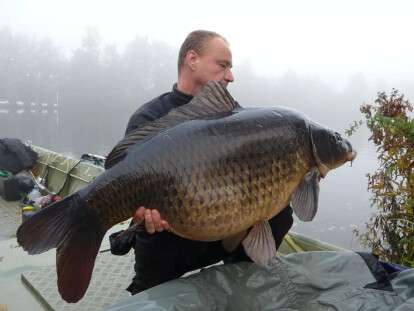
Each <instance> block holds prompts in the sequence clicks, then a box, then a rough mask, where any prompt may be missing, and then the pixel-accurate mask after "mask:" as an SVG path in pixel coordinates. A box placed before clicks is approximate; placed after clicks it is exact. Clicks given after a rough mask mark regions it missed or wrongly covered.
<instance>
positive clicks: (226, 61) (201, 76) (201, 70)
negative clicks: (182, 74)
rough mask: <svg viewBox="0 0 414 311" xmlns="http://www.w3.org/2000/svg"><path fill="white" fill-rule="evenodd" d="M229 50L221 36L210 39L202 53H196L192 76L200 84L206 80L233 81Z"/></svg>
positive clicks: (226, 82)
mask: <svg viewBox="0 0 414 311" xmlns="http://www.w3.org/2000/svg"><path fill="white" fill-rule="evenodd" d="M232 66H233V65H232V57H231V51H230V48H229V46H228V44H227V43H226V41H224V40H223V39H222V38H220V37H216V38H213V39H211V40H210V41H209V42H208V43H207V45H206V47H205V49H204V51H203V53H202V54H197V61H196V62H195V66H194V72H193V73H194V78H195V79H196V81H197V83H199V84H200V85H205V84H206V83H207V82H208V81H222V82H224V83H225V84H226V86H227V84H228V83H229V82H233V80H234V77H233V73H232V72H231V68H232Z"/></svg>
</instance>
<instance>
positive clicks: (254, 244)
mask: <svg viewBox="0 0 414 311" xmlns="http://www.w3.org/2000/svg"><path fill="white" fill-rule="evenodd" d="M242 244H243V247H244V250H245V252H246V254H247V255H248V256H249V257H250V259H251V260H253V261H254V262H255V263H257V264H260V265H266V264H267V263H268V262H269V260H270V259H271V258H273V257H275V256H276V242H275V239H274V237H273V233H272V228H271V227H270V225H269V222H268V221H261V222H259V223H257V224H256V225H254V226H253V228H252V229H251V230H250V232H249V234H248V235H247V236H246V238H245V239H244V240H243V242H242Z"/></svg>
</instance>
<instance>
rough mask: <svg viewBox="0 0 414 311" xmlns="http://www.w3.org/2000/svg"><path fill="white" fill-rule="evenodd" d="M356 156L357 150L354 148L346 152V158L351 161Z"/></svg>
mask: <svg viewBox="0 0 414 311" xmlns="http://www.w3.org/2000/svg"><path fill="white" fill-rule="evenodd" d="M356 156H357V152H356V151H355V150H352V151H351V152H348V154H347V155H346V159H347V160H348V161H353V160H354V159H355V158H356Z"/></svg>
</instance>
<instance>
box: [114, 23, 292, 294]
mask: <svg viewBox="0 0 414 311" xmlns="http://www.w3.org/2000/svg"><path fill="white" fill-rule="evenodd" d="M231 68H232V54H231V51H230V48H229V44H228V42H227V40H226V39H225V38H224V37H222V36H221V35H219V34H217V33H215V32H211V31H204V30H199V31H194V32H192V33H190V34H189V35H188V36H187V38H186V39H185V41H184V43H183V44H182V46H181V48H180V52H179V57H178V81H177V83H176V84H175V85H174V86H173V90H172V91H171V92H169V93H165V94H162V95H161V96H159V97H156V98H155V99H153V100H151V101H150V102H148V103H146V104H144V105H143V106H141V107H140V108H139V109H138V110H137V111H136V112H135V113H134V114H133V115H132V116H131V118H130V120H129V123H128V126H127V130H126V134H129V133H130V132H131V131H134V130H135V129H136V128H138V127H140V126H141V125H142V124H143V123H145V122H151V121H154V120H156V119H158V118H160V117H162V116H164V115H166V114H167V113H168V112H169V111H170V110H171V109H174V108H176V107H178V106H181V105H185V104H187V103H188V102H189V101H190V100H191V99H192V98H193V96H194V95H195V94H197V93H198V92H199V91H200V89H201V88H202V87H203V86H204V85H205V84H206V83H207V82H208V81H211V80H214V81H221V82H224V83H225V84H226V85H227V84H228V83H230V82H233V81H234V77H233V73H232V71H231ZM133 221H134V222H140V221H145V227H146V231H147V232H135V233H133V234H132V235H125V234H122V235H121V234H120V232H117V233H114V234H112V235H111V237H110V241H111V252H112V253H113V254H118V255H122V254H126V253H127V252H128V251H129V249H130V248H131V247H134V249H135V260H136V262H135V272H136V276H135V277H134V279H133V281H132V283H131V285H130V286H129V287H128V288H127V290H128V291H129V292H131V294H136V293H139V292H141V291H143V290H145V289H147V288H150V287H153V286H155V285H158V284H160V283H163V282H166V281H169V280H172V279H174V278H178V277H180V276H181V275H183V274H184V273H186V272H189V271H192V270H195V269H199V268H202V267H205V266H208V265H211V264H214V263H217V262H219V261H221V260H223V261H224V262H237V261H242V260H250V259H249V258H248V257H247V255H246V254H245V252H244V250H243V247H242V245H240V246H239V247H238V248H237V249H236V250H234V251H232V252H231V253H229V252H227V251H226V250H225V249H224V247H223V245H222V242H221V241H215V242H200V241H192V240H187V239H184V238H181V237H179V236H177V235H174V234H172V233H170V232H168V229H169V224H168V223H167V222H166V221H164V220H162V219H161V217H160V214H159V212H158V211H157V210H154V209H150V207H139V208H138V209H137V211H136V213H135V216H134V220H133ZM269 223H270V226H271V228H272V232H273V235H274V237H275V241H276V248H278V247H279V245H280V243H281V242H282V240H283V237H284V236H285V235H286V233H287V232H288V231H289V229H290V227H291V226H292V223H293V219H292V209H291V208H290V207H287V208H285V209H284V210H283V211H282V212H281V213H279V214H278V215H276V216H275V217H274V218H272V219H270V220H269Z"/></svg>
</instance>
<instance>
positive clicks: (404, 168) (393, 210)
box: [348, 90, 414, 267]
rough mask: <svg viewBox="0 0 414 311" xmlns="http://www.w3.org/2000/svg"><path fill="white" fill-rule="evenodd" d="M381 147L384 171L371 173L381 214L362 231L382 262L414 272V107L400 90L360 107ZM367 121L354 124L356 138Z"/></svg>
mask: <svg viewBox="0 0 414 311" xmlns="http://www.w3.org/2000/svg"><path fill="white" fill-rule="evenodd" d="M360 110H361V112H362V114H363V115H364V117H365V121H366V125H367V127H368V128H369V130H370V131H371V136H370V138H369V139H370V140H371V141H372V142H373V143H374V144H375V145H376V146H377V158H378V160H379V167H378V168H377V170H376V171H375V172H374V173H372V174H367V177H368V190H369V191H370V192H371V193H372V196H371V203H372V205H373V206H375V207H376V208H377V210H378V212H377V213H376V214H375V215H374V216H372V217H371V218H370V220H369V222H368V223H367V230H366V231H365V232H360V231H356V234H357V236H359V237H360V240H361V243H362V245H364V246H365V247H369V248H371V249H372V251H373V252H374V253H376V254H378V255H379V256H380V257H381V258H382V259H384V260H387V261H391V262H394V263H399V264H403V265H406V266H410V267H414V119H413V115H412V111H413V107H412V105H411V104H410V103H409V102H408V101H407V100H405V99H404V95H401V94H400V93H399V92H398V91H397V90H393V91H392V92H391V94H390V95H387V94H386V93H385V92H381V93H378V98H377V99H376V100H375V103H374V104H373V105H369V104H367V105H362V106H361V108H360ZM362 123H363V122H362V121H360V122H356V121H355V122H354V123H353V124H352V125H351V127H350V129H349V130H348V134H349V135H350V134H352V132H354V131H355V130H356V128H358V126H359V125H361V124H362Z"/></svg>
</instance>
